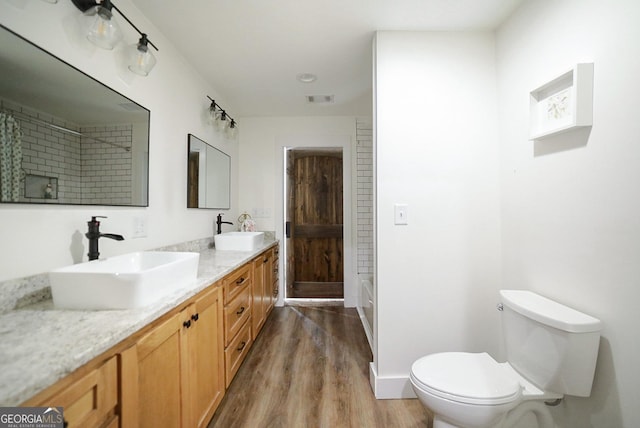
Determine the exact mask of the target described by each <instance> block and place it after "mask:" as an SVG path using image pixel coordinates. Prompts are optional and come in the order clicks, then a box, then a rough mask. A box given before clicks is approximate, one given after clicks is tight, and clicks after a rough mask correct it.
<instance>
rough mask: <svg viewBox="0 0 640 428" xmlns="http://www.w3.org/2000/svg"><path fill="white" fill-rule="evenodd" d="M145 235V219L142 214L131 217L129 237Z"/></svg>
mask: <svg viewBox="0 0 640 428" xmlns="http://www.w3.org/2000/svg"><path fill="white" fill-rule="evenodd" d="M146 237H147V219H146V218H145V217H143V216H135V217H133V234H132V236H131V238H133V239H136V238H146Z"/></svg>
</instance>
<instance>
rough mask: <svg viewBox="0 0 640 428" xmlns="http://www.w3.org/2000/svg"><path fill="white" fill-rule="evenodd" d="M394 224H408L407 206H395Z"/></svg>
mask: <svg viewBox="0 0 640 428" xmlns="http://www.w3.org/2000/svg"><path fill="white" fill-rule="evenodd" d="M394 208H395V217H394V218H395V222H394V223H395V224H400V225H402V224H409V219H408V216H409V205H407V204H395V205H394Z"/></svg>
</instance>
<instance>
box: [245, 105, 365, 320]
mask: <svg viewBox="0 0 640 428" xmlns="http://www.w3.org/2000/svg"><path fill="white" fill-rule="evenodd" d="M241 120H242V128H241V130H240V165H239V169H240V171H241V173H240V177H239V185H240V188H241V189H242V192H240V197H239V205H238V207H239V210H240V212H244V211H246V212H248V213H249V214H251V215H252V216H253V217H254V220H255V221H256V226H257V228H258V230H273V231H275V232H276V237H277V238H278V239H280V240H281V241H282V240H283V221H284V220H283V219H284V214H283V197H284V196H283V183H284V161H283V153H284V152H283V150H284V147H292V148H293V147H342V149H343V167H344V168H343V174H344V177H343V184H344V189H343V195H344V196H343V198H344V201H345V205H344V280H345V284H344V296H345V306H347V307H353V306H355V305H356V297H357V290H356V278H355V275H356V267H355V261H356V247H357V245H356V241H355V240H356V233H355V224H356V219H355V214H356V210H355V200H354V198H352V197H351V195H352V194H355V192H354V186H355V180H352V178H353V175H354V173H355V159H354V157H353V156H352V153H355V148H354V145H355V141H356V136H355V133H356V118H355V117H337V116H336V117H329V116H319V117H250V118H247V117H244V118H241ZM283 262H284V257H280V264H281V269H280V272H284V269H283V268H282V263H283ZM280 287H281V290H280V300H279V302H278V304H282V297H283V295H284V290H283V287H284V281H282V280H281V281H280Z"/></svg>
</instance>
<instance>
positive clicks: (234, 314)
mask: <svg viewBox="0 0 640 428" xmlns="http://www.w3.org/2000/svg"><path fill="white" fill-rule="evenodd" d="M251 300H252V299H251V287H245V288H244V289H243V290H242V291H241V293H240V294H239V295H237V296H236V297H235V298H234V299H233V300H232V301H231V302H230V303H229V304H228V305H227V306H225V307H224V344H225V346H228V345H229V343H230V342H231V340H233V337H234V336H235V335H236V334H237V333H238V331H240V329H241V328H242V326H243V325H244V324H245V323H246V322H247V319H249V317H250V316H251Z"/></svg>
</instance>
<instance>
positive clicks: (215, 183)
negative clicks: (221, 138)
mask: <svg viewBox="0 0 640 428" xmlns="http://www.w3.org/2000/svg"><path fill="white" fill-rule="evenodd" d="M188 155H189V157H188V161H187V162H188V167H187V171H188V177H187V208H216V209H229V208H231V198H230V196H229V195H230V190H231V178H230V174H231V157H230V156H229V155H228V154H226V153H224V152H222V151H220V150H218V149H216V148H215V147H213V146H210V145H209V144H207V143H205V142H204V141H202V140H201V139H199V138H198V137H196V136H195V135H193V134H189V141H188Z"/></svg>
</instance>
